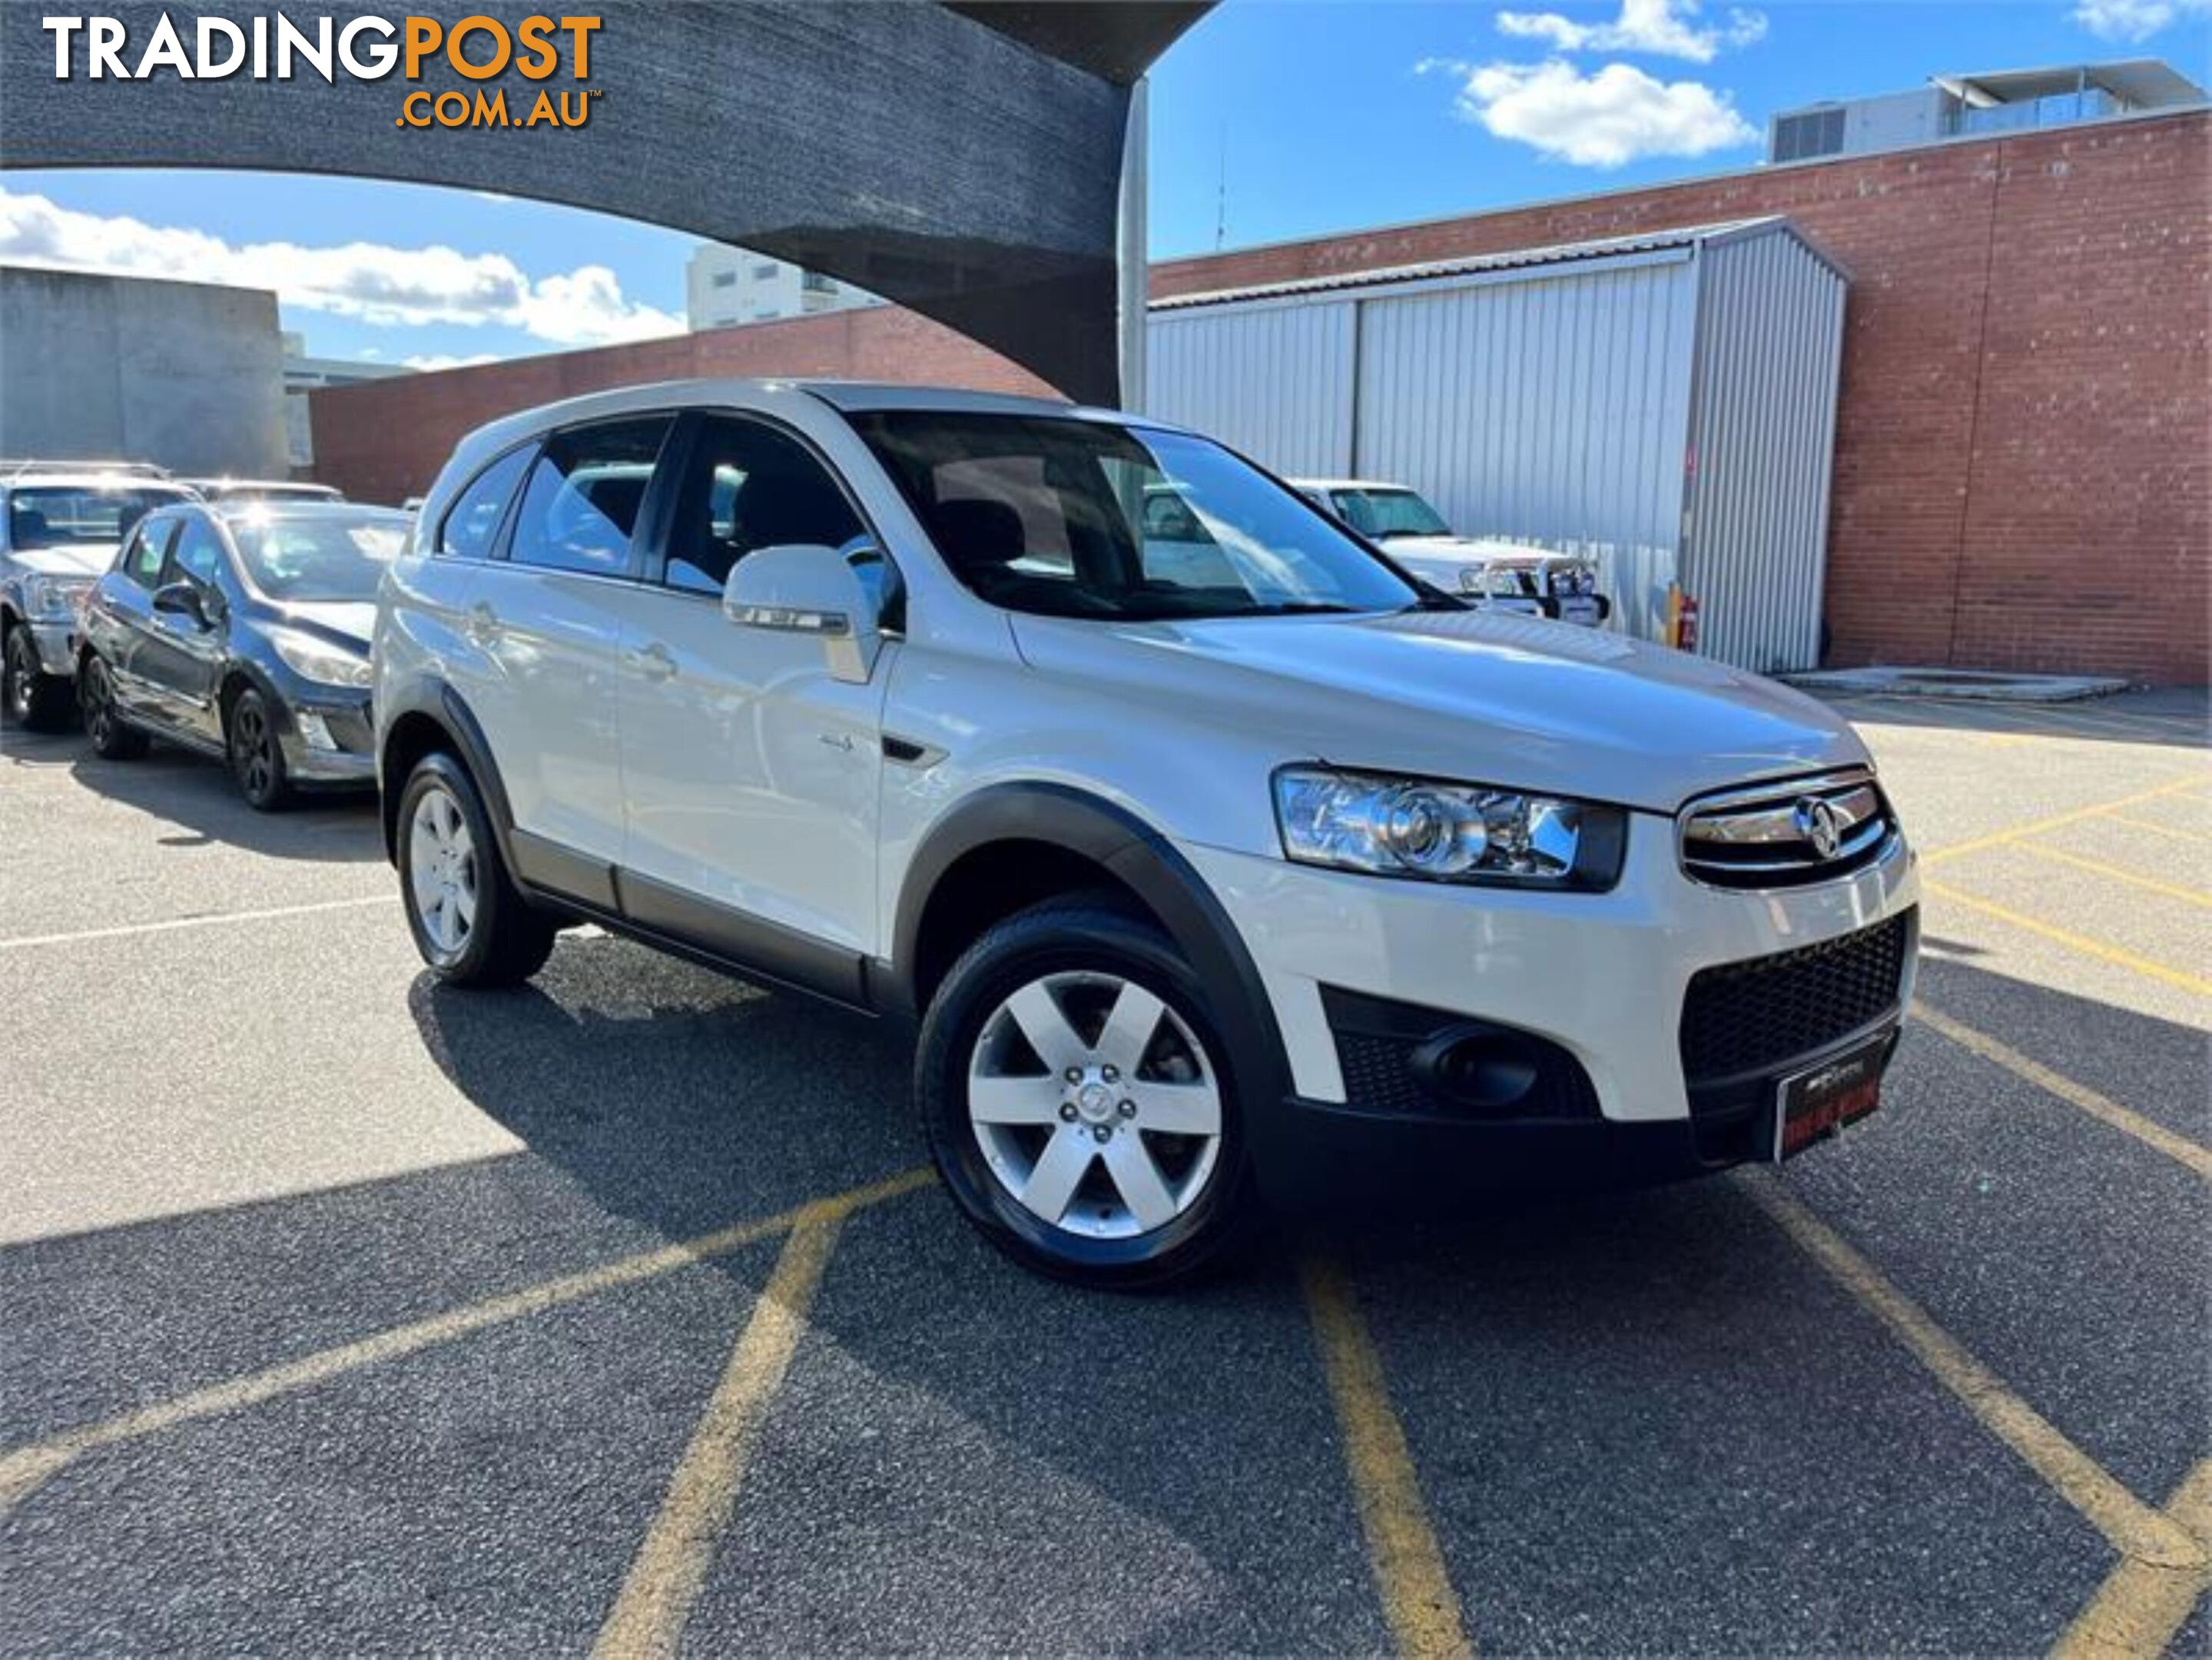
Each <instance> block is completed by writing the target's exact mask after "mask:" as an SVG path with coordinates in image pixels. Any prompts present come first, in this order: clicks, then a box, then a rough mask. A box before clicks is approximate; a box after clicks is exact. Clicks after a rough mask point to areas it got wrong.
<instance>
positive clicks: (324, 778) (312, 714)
mask: <svg viewBox="0 0 2212 1660" xmlns="http://www.w3.org/2000/svg"><path fill="white" fill-rule="evenodd" d="M303 717H304V718H303ZM309 720H312V721H316V722H319V723H320V726H321V728H322V730H323V732H324V733H325V734H327V736H328V737H329V739H330V740H331V743H332V744H334V745H336V747H335V748H325V747H324V746H322V745H319V744H312V743H310V742H308V740H307V722H308V721H309ZM277 739H278V741H279V742H280V743H281V744H282V745H283V749H284V770H285V773H286V775H287V776H289V778H290V779H291V780H292V781H294V782H295V783H298V784H306V785H321V786H329V787H356V786H359V787H369V788H374V787H375V784H376V748H375V736H374V727H373V724H372V722H371V721H370V718H369V708H368V699H367V698H365V697H364V698H358V699H350V700H333V701H331V702H306V701H302V702H299V703H297V704H295V705H290V706H288V707H287V708H286V709H285V720H284V722H283V727H282V728H281V729H280V731H279V732H278V734H277Z"/></svg>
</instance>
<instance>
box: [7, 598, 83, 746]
mask: <svg viewBox="0 0 2212 1660" xmlns="http://www.w3.org/2000/svg"><path fill="white" fill-rule="evenodd" d="M0 708H5V710H6V713H7V716H8V719H9V721H10V722H12V723H13V724H14V725H15V726H19V727H22V728H23V729H24V730H25V731H27V732H59V731H60V730H61V729H62V728H63V727H66V726H67V725H69V722H70V713H71V708H70V683H69V682H68V681H67V680H65V679H64V678H62V677H61V676H60V675H58V674H48V673H47V672H46V668H45V666H44V665H42V664H41V663H40V661H39V642H37V641H35V640H33V638H32V637H31V630H30V628H29V626H28V625H27V624H26V623H13V624H11V625H10V626H9V629H8V637H7V639H6V640H5V641H4V642H0Z"/></svg>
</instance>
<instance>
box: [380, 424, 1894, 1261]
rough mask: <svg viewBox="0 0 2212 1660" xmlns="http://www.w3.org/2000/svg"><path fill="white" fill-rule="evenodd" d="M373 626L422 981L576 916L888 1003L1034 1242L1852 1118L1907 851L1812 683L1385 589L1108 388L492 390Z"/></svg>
mask: <svg viewBox="0 0 2212 1660" xmlns="http://www.w3.org/2000/svg"><path fill="white" fill-rule="evenodd" d="M1154 532H1157V534H1156V533H1154ZM374 661H375V665H376V686H375V710H376V722H377V740H378V751H379V760H380V776H381V781H382V787H383V804H384V805H383V812H384V824H385V833H386V846H387V848H388V849H389V850H390V853H391V854H392V859H393V860H394V862H395V863H396V864H397V866H398V870H399V875H400V891H401V894H402V897H403V899H404V907H405V911H406V915H407V920H408V922H409V925H410V928H411V929H412V931H413V933H414V936H415V940H416V945H417V946H418V948H419V949H420V951H421V952H422V956H423V958H424V959H425V960H426V961H427V962H428V964H430V966H431V968H432V970H434V971H435V972H436V973H437V974H438V975H440V976H442V977H443V978H445V979H446V980H447V981H449V982H453V983H454V984H457V985H463V986H495V985H502V984H511V983H513V982H516V981H518V980H520V979H522V978H524V977H526V976H529V975H530V974H532V973H533V972H535V971H536V970H537V969H538V967H539V966H540V965H541V964H544V961H545V960H546V958H547V956H548V954H549V953H550V951H551V949H552V946H553V943H554V938H555V934H556V931H557V930H558V929H560V928H562V927H564V926H567V925H570V924H573V923H576V922H579V921H587V920H588V921H594V922H598V923H599V924H601V925H602V926H604V927H606V928H609V929H611V930H613V931H616V932H618V933H625V934H628V935H630V936H632V937H634V938H635V939H641V940H644V941H646V942H647V943H649V944H651V945H653V946H660V947H663V948H665V949H667V950H671V951H673V952H678V953H680V954H682V955H684V956H685V957H688V958H691V959H693V960H695V961H699V962H704V963H708V964H714V965H716V966H719V967H722V968H726V969H728V970H732V971H735V972H738V973H741V974H744V975H746V976H750V977H751V978H753V979H756V980H758V981H762V982H767V983H769V984H771V985H775V986H782V987H790V988H797V989H800V990H804V991H806V992H809V993H811V994H816V995H817V996H821V997H825V998H828V999H829V1000H833V1001H835V1002H837V1003H840V1004H842V1005H845V1006H848V1007H850V1008H853V1009H854V1010H857V1011H860V1012H863V1013H866V1014H871V1015H876V1016H880V1017H884V1018H890V1019H893V1020H899V1021H906V1022H911V1023H913V1024H914V1025H915V1026H917V1027H918V1043H917V1059H916V1068H915V1091H914V1092H915V1098H916V1100H917V1102H918V1103H919V1106H920V1110H921V1126H922V1130H923V1134H924V1135H925V1137H926V1139H927V1142H928V1144H929V1146H930V1147H931V1150H932V1152H933V1154H934V1156H935V1158H936V1161H937V1164H938V1167H939V1171H941V1173H942V1175H943V1177H944V1180H945V1187H946V1189H947V1190H948V1192H949V1193H950V1194H951V1196H952V1198H953V1200H954V1201H956V1202H957V1204H958V1206H959V1207H960V1208H961V1209H962V1210H963V1212H964V1213H966V1215H967V1216H968V1217H969V1219H970V1220H971V1221H973V1222H974V1223H975V1225H976V1226H978V1227H979V1228H980V1229H981V1231H983V1232H984V1233H985V1234H986V1235H987V1237H989V1238H990V1239H992V1240H993V1241H994V1243H997V1244H998V1245H999V1246H1000V1247H1001V1248H1002V1249H1004V1250H1006V1251H1008V1252H1009V1253H1010V1254H1011V1255H1012V1256H1015V1257H1016V1258H1018V1260H1020V1261H1021V1262H1024V1263H1026V1264H1028V1265H1030V1266H1031V1267H1034V1268H1039V1269H1042V1270H1043V1271H1045V1272H1048V1273H1052V1274H1059V1275H1061V1276H1063V1277H1066V1278H1069V1279H1073V1280H1081V1281H1084V1282H1085V1283H1091V1284H1101V1285H1133V1284H1141V1283H1148V1282H1157V1281H1159V1280H1165V1279H1169V1278H1171V1277H1173V1276H1175V1275H1177V1274H1181V1273H1183V1272H1185V1271H1187V1270H1188V1269H1190V1268H1194V1267H1196V1266H1197V1265H1198V1264H1199V1263H1200V1262H1202V1261H1204V1260H1205V1259H1206V1257H1207V1256H1210V1255H1211V1254H1212V1252H1213V1251H1214V1250H1216V1249H1217V1248H1218V1246H1219V1245H1220V1244H1221V1243H1222V1242H1223V1241H1224V1240H1225V1238H1227V1237H1230V1236H1231V1234H1232V1232H1233V1231H1234V1230H1235V1228H1236V1226H1237V1223H1238V1222H1239V1220H1240V1219H1242V1218H1243V1217H1244V1216H1246V1215H1247V1214H1248V1213H1250V1211H1251V1210H1252V1208H1253V1201H1254V1200H1255V1197H1257V1196H1259V1195H1267V1196H1271V1197H1273V1198H1275V1199H1277V1200H1279V1201H1291V1202H1304V1201H1308V1200H1310V1199H1312V1198H1316V1197H1322V1198H1334V1197H1342V1196H1345V1195H1358V1198H1359V1200H1360V1201H1361V1202H1368V1203H1381V1204H1385V1205H1388V1204H1394V1203H1398V1202H1402V1201H1410V1199H1411V1196H1412V1195H1413V1194H1414V1193H1415V1192H1416V1190H1417V1189H1425V1188H1429V1187H1431V1186H1433V1185H1435V1184H1437V1183H1440V1182H1441V1183H1449V1184H1454V1185H1462V1184H1463V1185H1465V1186H1468V1187H1482V1186H1491V1185H1495V1184H1497V1183H1510V1182H1521V1181H1524V1180H1535V1179H1547V1180H1548V1179H1554V1178H1556V1179H1561V1180H1564V1181H1566V1182H1569V1183H1576V1184H1587V1183H1605V1182H1618V1181H1629V1180H1647V1179H1656V1178H1662V1177H1673V1176H1680V1175H1687V1174H1693V1173H1696V1172H1699V1171H1711V1170H1718V1169H1722V1168H1724V1167H1726V1166H1728V1165H1729V1164H1736V1163H1740V1162H1742V1161H1745V1160H1748V1159H1770V1158H1781V1157H1784V1156H1787V1155H1789V1154H1790V1153H1793V1152H1796V1151H1798V1150H1799V1149H1800V1148H1802V1147H1803V1146H1808V1145H1810V1144H1812V1143H1814V1142H1816V1141H1818V1140H1823V1139H1825V1138H1826V1137H1827V1136H1828V1135H1830V1134H1832V1133H1834V1132H1835V1131H1836V1130H1838V1128H1841V1127H1842V1126H1843V1125H1844V1124H1846V1123H1849V1122H1851V1121H1853V1120H1856V1119H1857V1118H1860V1117H1863V1116H1865V1114H1866V1113H1867V1112H1869V1110H1872V1108H1873V1107H1874V1105H1875V1101H1876V1098H1877V1095H1878V1091H1879V1088H1880V1084H1881V1075H1882V1073H1883V1070H1884V1068H1885V1067H1886V1066H1887V1062H1888V1060H1889V1057H1890V1055H1891V1053H1892V1050H1893V1047H1894V1044H1895V1042H1896V1037H1897V1031H1898V1026H1899V1020H1900V1018H1901V1016H1902V1013H1903V1010H1904V1008H1905V1003H1906V1000H1907V998H1908V996H1909V994H1910V992H1911V977H1912V970H1913V964H1914V958H1915V950H1916V939H1915V933H1916V921H1915V918H1916V915H1917V913H1916V910H1915V900H1916V897H1917V876H1916V873H1915V868H1914V860H1913V857H1912V854H1911V852H1910V850H1909V849H1908V848H1907V846H1906V843H1905V837H1904V835H1903V833H1902V831H1901V830H1900V829H1899V825H1898V823H1897V820H1896V818H1895V816H1894V814H1893V811H1892V809H1891V806H1890V804H1889V803H1888V801H1887V799H1886V798H1885V797H1884V795H1883V794H1882V792H1881V787H1880V786H1879V784H1878V782H1877V781H1876V780H1875V775H1874V769H1873V766H1872V763H1870V762H1869V758H1868V756H1867V753H1866V751H1865V750H1864V749H1863V747H1862V746H1861V745H1860V743H1859V740H1858V739H1857V737H1856V736H1855V735H1854V734H1853V733H1852V732H1851V730H1850V727H1848V726H1846V725H1845V724H1844V722H1843V721H1840V720H1838V718H1837V717H1836V716H1835V715H1834V714H1832V713H1830V712H1829V711H1828V710H1827V709H1826V708H1824V707H1823V706H1822V705H1820V703H1817V702H1814V701H1812V700H1811V699H1809V698H1808V697H1805V696H1801V695H1800V694H1798V693H1796V692H1794V691H1792V690H1789V689H1787V688H1785V687H1783V686H1780V685H1778V684H1774V683H1772V682H1771V681H1767V680H1763V679H1760V678H1758V677H1756V676H1753V675H1750V674H1747V673H1743V672H1738V671H1736V670H1734V669H1730V668H1727V667H1724V666H1720V665H1717V664H1715V663H1711V662H1708V661H1705V660H1700V659H1698V658H1695V657H1691V656H1687V655H1684V654H1678V653H1674V652H1668V651H1664V650H1661V649H1658V648H1652V647H1649V646H1644V645H1642V644H1639V643H1637V642H1633V641H1631V640H1627V639H1624V638H1621V637H1620V636H1618V635H1612V634H1607V633H1603V632H1597V631H1593V630H1590V629H1576V628H1569V627H1565V626H1562V625H1560V624H1559V623H1553V622H1547V621H1541V620H1534V619H1529V618H1526V617H1516V616H1510V615H1498V614H1495V613H1486V612H1483V611H1475V610H1470V609H1468V608H1467V607H1465V606H1463V605H1462V604H1460V602H1458V601H1457V600H1455V599H1451V598H1449V597H1447V596H1443V595H1439V594H1437V593H1434V592H1432V591H1423V590H1420V589H1417V588H1416V587H1413V585H1412V584H1410V583H1409V582H1407V581H1406V580H1405V579H1404V578H1403V577H1402V576H1401V575H1398V574H1397V573H1396V572H1395V570H1393V569H1391V568H1390V567H1389V565H1388V564H1387V563H1385V562H1383V560H1381V559H1379V558H1377V557H1376V555H1375V553H1374V552H1373V550H1371V549H1370V548H1369V547H1368V546H1367V545H1366V544H1364V543H1363V542H1361V541H1360V540H1358V538H1355V537H1353V536H1351V535H1349V534H1347V533H1346V531H1345V530H1344V528H1343V527H1342V526H1340V524H1339V523H1338V522H1337V521H1336V520H1334V519H1333V518H1331V517H1330V516H1328V514H1324V513H1322V511H1320V510H1319V509H1317V508H1316V507H1315V506H1314V505H1313V504H1312V503H1311V502H1309V501H1308V500H1306V499H1305V498H1304V497H1303V496H1298V495H1297V494H1296V493H1294V492H1293V491H1291V489H1286V488H1285V487H1284V486H1283V485H1281V484H1279V483H1277V482H1275V481H1274V480H1273V479H1271V478H1269V477H1267V476H1266V475H1265V474H1263V473H1261V472H1259V471H1256V470H1255V469H1254V468H1252V467H1250V466H1249V465H1246V464H1245V463H1244V462H1243V461H1241V460H1239V459H1237V458H1236V457H1235V456H1234V455H1232V454H1231V453H1229V452H1228V451H1226V450H1225V449H1224V448H1222V447H1220V446H1218V445H1217V444H1215V443H1213V442H1212V441H1209V440H1207V439H1206V438H1203V437H1200V436H1199V435H1195V434H1193V433H1190V432H1187V431H1183V430H1180V429H1176V428H1172V427H1168V426H1164V425H1160V424H1158V423H1152V422H1148V421H1146V420H1143V419H1141V418H1139V417H1133V416H1127V415H1121V414H1115V413H1112V412H1109V411H1104V410H1086V409H1078V408H1071V407H1068V406H1066V405H1064V404H1054V403H1048V402H1042V401H1036V400H1030V399H1023V398H1001V397H992V396H985V395H981V394H974V393H965V392H934V391H926V390H920V389H916V388H913V387H888V386H855V385H846V384H829V383H822V384H805V383H791V382H781V383H755V382H741V381H726V382H725V381H712V382H690V383H683V384H677V385H666V386H640V387H635V388H630V389H627V390H623V391H619V392H605V393H599V394H595V395H592V396H590V397H586V398H578V399H576V400H574V401H572V402H569V403H565V404H555V405H553V406H551V407H549V408H545V409H539V410H532V411H530V412H528V413H526V414H522V415H518V416H516V417H513V418H511V419H508V420H504V421H501V422H499V423H495V424H494V425H492V426H489V427H486V428H483V429H481V430H479V431H477V432H476V433H474V434H471V435H470V436H469V437H467V438H466V439H465V440H464V441H462V443H461V445H460V447H459V449H458V450H457V451H456V453H454V455H453V458H452V459H451V460H450V461H449V462H448V463H447V466H446V468H445V471H443V472H442V473H441V475H440V477H439V478H438V481H437V483H435V486H434V487H433V488H432V489H431V490H430V492H429V496H428V499H427V501H426V502H425V503H424V505H423V508H422V513H421V514H420V517H419V519H418V520H417V528H416V537H415V540H414V543H413V544H412V546H411V547H410V550H408V551H407V552H406V553H404V555H403V556H401V558H400V559H399V560H398V562H396V563H395V564H394V565H393V566H392V569H391V570H390V572H389V573H388V575H386V581H385V585H384V591H383V595H382V599H381V601H380V609H379V615H378V620H377V628H376V638H375V645H374ZM612 1105H614V1106H616V1107H617V1108H618V1106H619V1104H612ZM729 1110H731V1111H732V1112H744V1111H747V1110H750V1109H749V1106H748V1104H747V1103H746V1102H745V1101H744V1100H743V1099H738V1098H733V1099H732V1101H731V1102H730V1103H729Z"/></svg>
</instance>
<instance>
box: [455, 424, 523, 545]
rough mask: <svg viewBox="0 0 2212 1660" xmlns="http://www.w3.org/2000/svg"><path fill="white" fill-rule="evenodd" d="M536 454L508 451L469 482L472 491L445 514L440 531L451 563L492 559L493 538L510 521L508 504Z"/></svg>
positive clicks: (466, 491) (462, 495) (464, 491)
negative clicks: (515, 487)
mask: <svg viewBox="0 0 2212 1660" xmlns="http://www.w3.org/2000/svg"><path fill="white" fill-rule="evenodd" d="M535 453H537V452H536V451H534V450H533V449H532V448H531V447H530V446H529V445H527V444H525V445H524V446H523V447H521V448H520V449H519V450H509V451H508V452H507V453H506V454H505V455H502V456H501V457H500V458H499V459H498V460H496V461H495V462H493V463H492V464H491V465H489V466H488V467H486V468H485V469H484V470H483V471H482V472H480V473H478V474H477V476H476V477H474V478H472V479H471V480H470V481H469V487H468V488H467V489H465V490H463V491H462V492H461V494H460V498H459V500H458V501H456V502H454V503H453V506H452V507H451V508H447V510H446V520H445V523H443V524H442V525H441V526H439V527H438V551H439V552H440V553H441V554H444V555H445V556H447V558H449V559H488V558H489V557H490V556H491V541H492V538H494V537H495V536H497V535H498V534H499V523H500V520H502V519H504V518H506V517H507V501H508V499H509V498H510V497H512V496H513V494H514V486H515V484H516V483H517V482H518V481H519V480H520V478H521V477H522V470H523V469H524V468H525V467H526V466H528V465H530V458H531V457H532V455H533V454H535Z"/></svg>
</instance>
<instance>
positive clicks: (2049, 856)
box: [2015, 842, 2212, 905]
mask: <svg viewBox="0 0 2212 1660" xmlns="http://www.w3.org/2000/svg"><path fill="white" fill-rule="evenodd" d="M2015 846H2016V848H2017V849H2018V850H2019V851H2020V852H2021V853H2027V854H2034V855H2035V857H2037V858H2038V859H2045V860H2050V861H2051V862H2052V863H2054V864H2059V865H2071V866H2074V868H2075V869H2076V870H2082V871H2087V872H2088V873H2089V874H2091V875H2092V876H2102V877H2106V878H2109V879H2111V880H2112V881H2115V882H2124V883H2126V884H2127V885H2129V886H2130V887H2136V888H2142V889H2143V890H2145V891H2147V892H2150V893H2158V894H2163V895H2165V896H2166V897H2167V898H2168V899H2179V900H2180V901H2181V902H2182V903H2184V904H2185V905H2212V893H2208V892H2206V891H2204V890H2203V888H2185V887H2183V886H2181V885H2179V883H2175V882H2161V881H2160V880H2159V879H2157V878H2156V877H2154V876H2144V875H2142V874H2141V873H2138V872H2136V871H2131V870H2124V869H2122V868H2121V867H2120V866H2118V865H2108V864H2106V862H2105V861H2104V860H2101V859H2085V858H2083V857H2082V856H2081V854H2078V853H2069V852H2067V851H2066V850H2065V849H2064V848H2051V847H2045V845H2044V844H2043V843H2042V842H2018V843H2016V844H2015Z"/></svg>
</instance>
